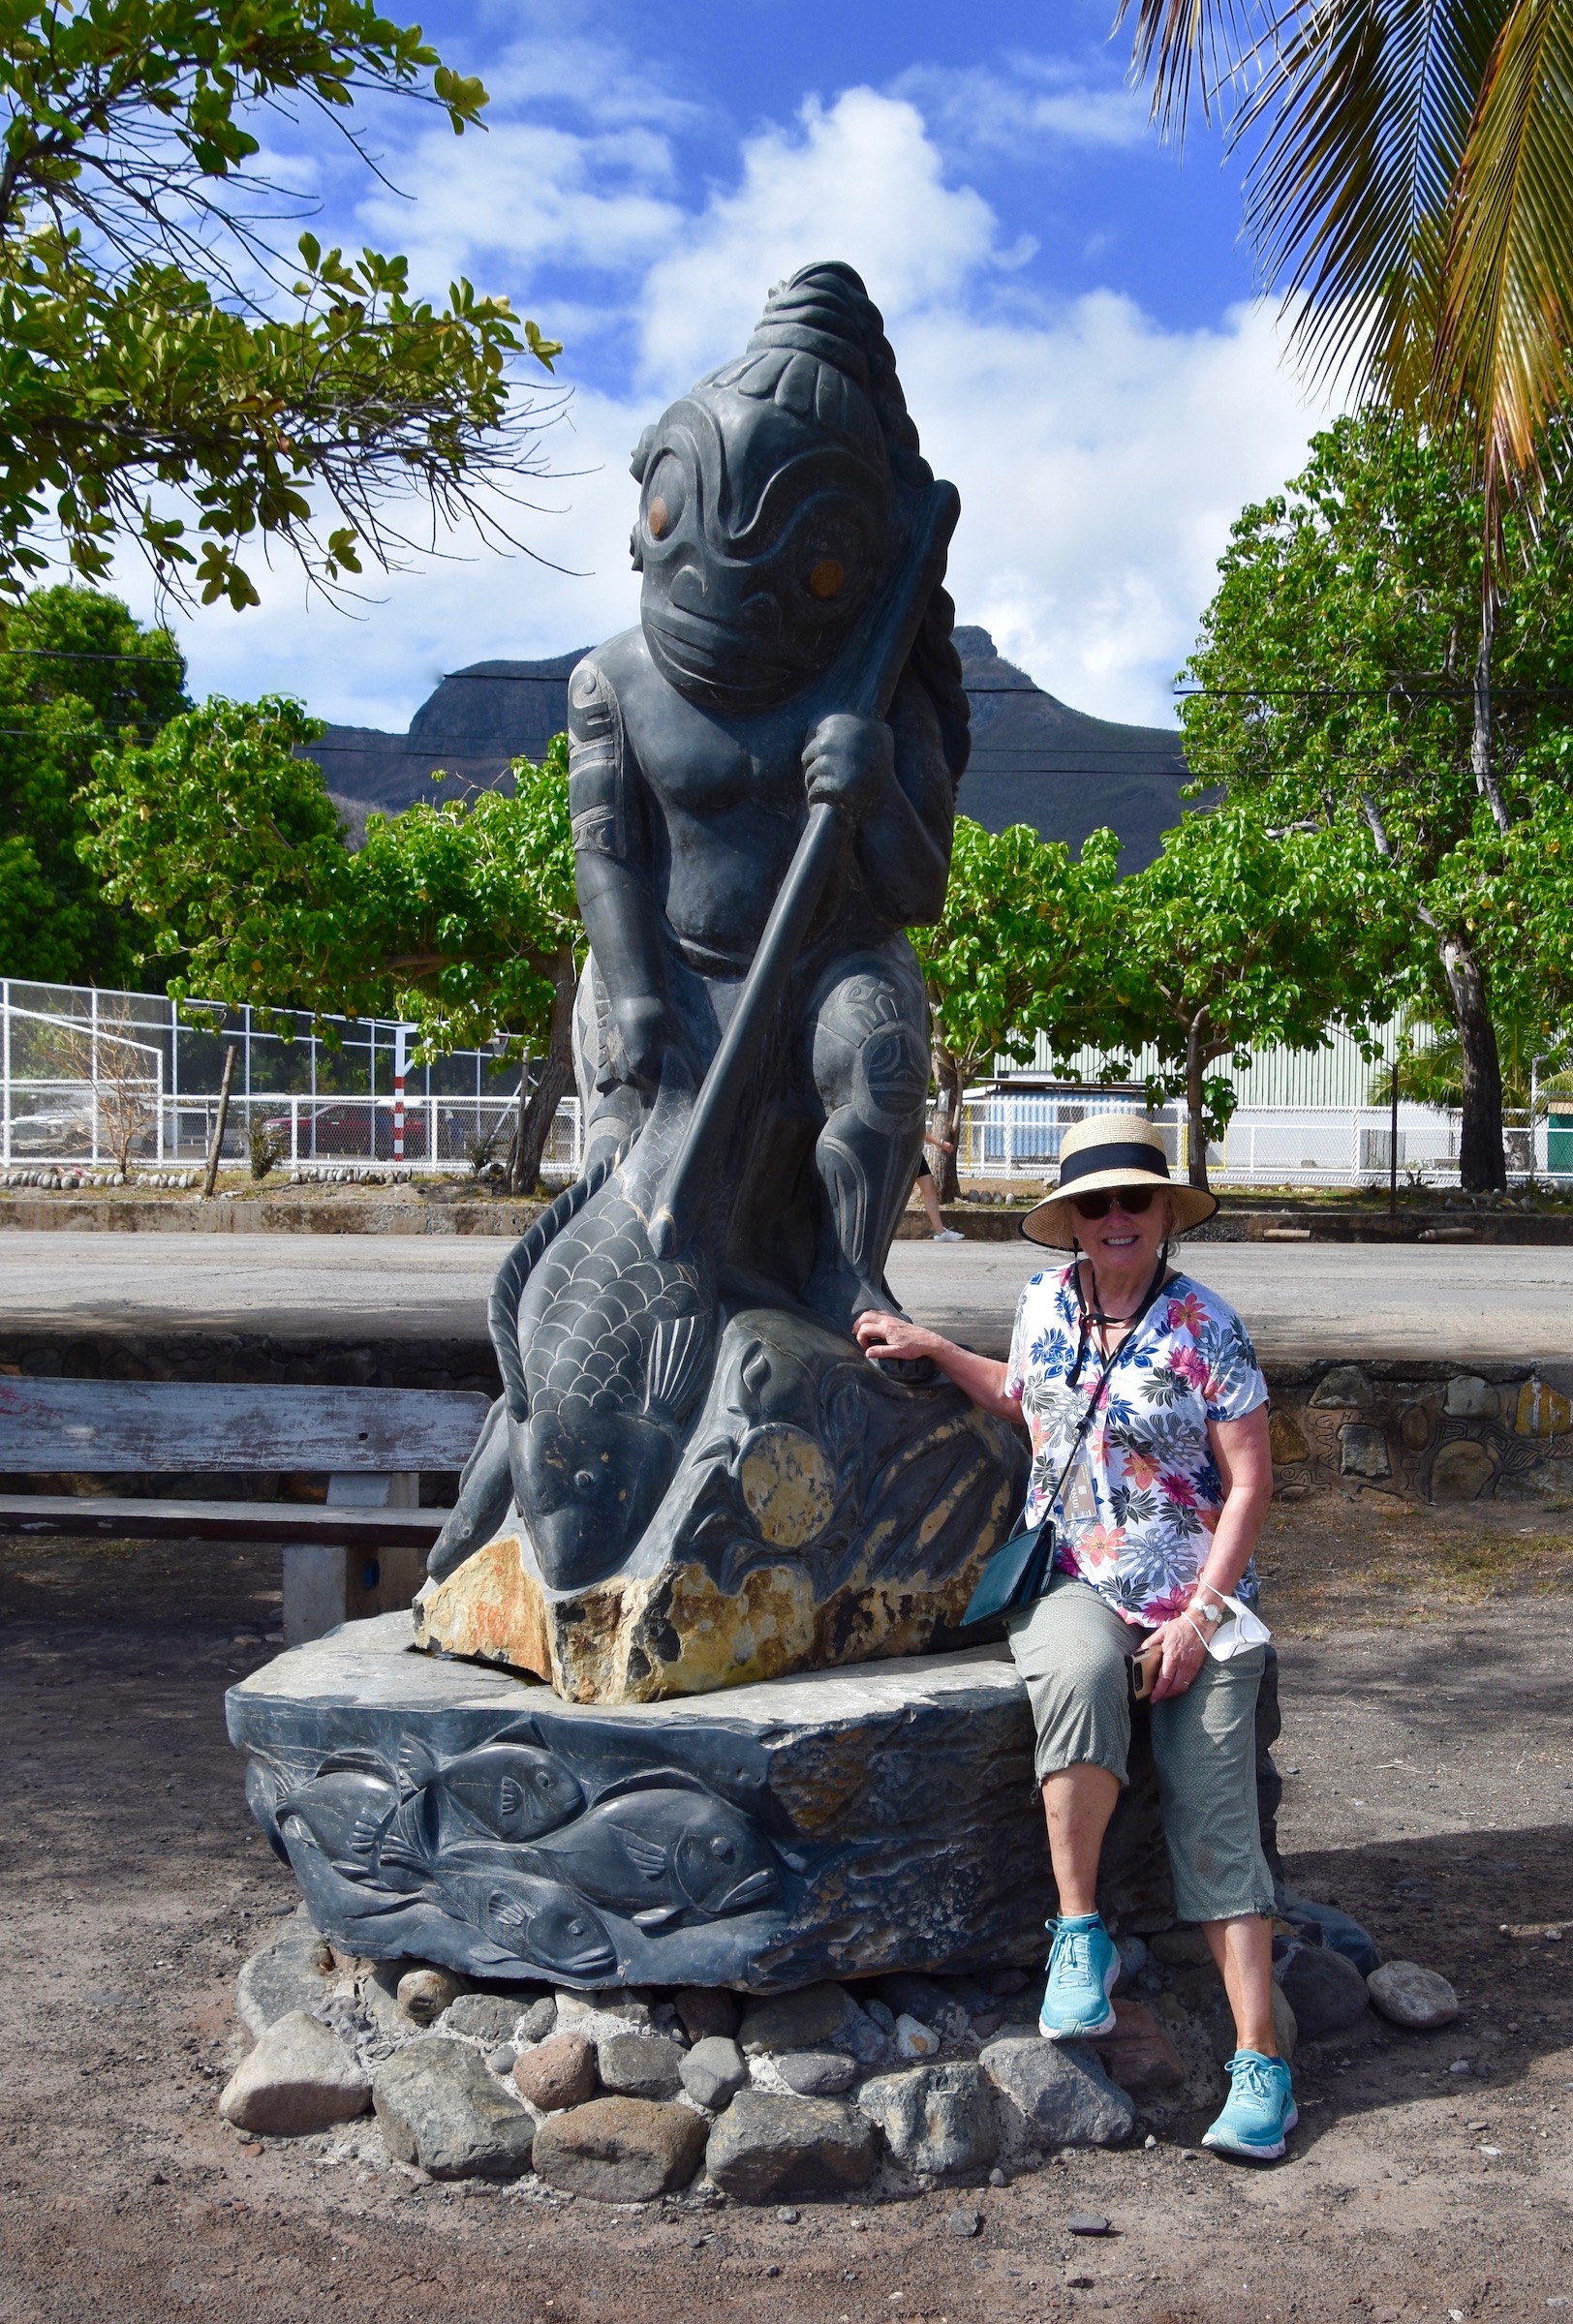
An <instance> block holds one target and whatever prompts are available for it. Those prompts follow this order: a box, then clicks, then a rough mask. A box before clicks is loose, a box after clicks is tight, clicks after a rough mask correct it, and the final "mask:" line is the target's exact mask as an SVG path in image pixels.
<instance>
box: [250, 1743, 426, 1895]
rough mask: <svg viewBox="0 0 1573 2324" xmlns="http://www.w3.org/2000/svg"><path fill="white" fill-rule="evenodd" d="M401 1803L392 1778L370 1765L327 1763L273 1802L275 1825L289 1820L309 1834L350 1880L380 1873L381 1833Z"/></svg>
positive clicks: (285, 1826) (285, 1825) (283, 1825)
mask: <svg viewBox="0 0 1573 2324" xmlns="http://www.w3.org/2000/svg"><path fill="white" fill-rule="evenodd" d="M398 1804H399V1792H398V1787H397V1785H396V1784H394V1783H392V1782H391V1781H390V1780H389V1778H388V1777H387V1776H386V1775H383V1774H379V1773H377V1772H376V1771H374V1770H373V1769H371V1768H369V1767H333V1766H331V1765H330V1766H328V1767H327V1768H325V1769H324V1772H323V1773H322V1774H320V1775H316V1776H313V1777H312V1779H311V1780H310V1782H309V1783H304V1784H298V1785H296V1786H295V1788H294V1789H293V1790H290V1791H286V1792H285V1793H284V1795H283V1796H282V1798H281V1799H279V1801H278V1802H277V1804H276V1806H275V1808H274V1816H275V1819H276V1820H277V1824H278V1828H279V1831H280V1832H281V1833H282V1834H284V1835H285V1836H286V1837H287V1836H288V1832H289V1827H290V1825H291V1824H292V1823H297V1824H298V1825H299V1826H300V1827H301V1829H302V1830H303V1831H305V1832H307V1833H309V1834H310V1836H311V1838H312V1839H313V1840H314V1841H315V1842H316V1844H317V1846H318V1847H319V1848H320V1849H321V1850H322V1851H323V1853H324V1856H326V1858H327V1860H328V1862H329V1863H330V1864H331V1865H332V1866H333V1868H334V1870H335V1871H336V1872H341V1873H343V1874H344V1875H345V1877H346V1878H347V1879H349V1880H362V1881H366V1880H373V1879H375V1878H376V1877H377V1874H378V1858H379V1851H380V1850H381V1847H382V1842H383V1836H384V1834H385V1832H386V1829H387V1827H388V1825H389V1823H390V1822H391V1821H392V1819H393V1816H394V1812H395V1810H396V1809H397V1807H398Z"/></svg>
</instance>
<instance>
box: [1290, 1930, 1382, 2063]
mask: <svg viewBox="0 0 1573 2324" xmlns="http://www.w3.org/2000/svg"><path fill="white" fill-rule="evenodd" d="M1377 1973H1378V1974H1379V1973H1380V1972H1377ZM1274 1974H1275V1976H1276V1977H1277V1979H1278V1982H1279V1984H1280V1986H1281V1987H1282V1989H1283V1994H1284V1998H1285V2000H1286V2001H1287V2002H1288V2004H1289V2006H1290V2008H1291V2009H1292V2010H1293V2011H1294V2020H1295V2024H1296V2026H1297V2027H1298V2028H1299V2030H1300V2038H1301V2040H1302V2041H1325V2040H1326V2039H1327V2038H1328V2036H1329V2035H1330V2034H1334V2033H1347V2032H1348V2030H1349V2028H1350V2027H1351V2026H1357V2025H1358V2024H1359V2023H1360V2020H1361V2019H1362V2018H1363V2017H1364V2016H1365V2014H1366V2008H1367V2005H1368V2003H1369V2002H1370V1998H1371V1997H1370V1995H1369V1994H1368V1993H1367V1991H1366V1980H1365V1978H1364V1977H1363V1976H1362V1975H1361V1974H1360V1972H1359V1971H1358V1970H1357V1969H1356V1967H1355V1965H1354V1963H1353V1962H1352V1961H1346V1960H1345V1959H1344V1957H1343V1955H1342V1953H1335V1952H1333V1951H1332V1950H1331V1949H1330V1948H1329V1947H1328V1946H1327V1945H1324V1944H1307V1945H1302V1946H1301V1947H1300V1948H1299V1950H1298V1951H1296V1952H1293V1953H1291V1954H1290V1955H1289V1957H1288V1959H1287V1960H1286V1961H1284V1962H1283V1963H1282V1965H1281V1967H1280V1968H1279V1969H1278V1970H1276V1971H1275V1972H1274Z"/></svg>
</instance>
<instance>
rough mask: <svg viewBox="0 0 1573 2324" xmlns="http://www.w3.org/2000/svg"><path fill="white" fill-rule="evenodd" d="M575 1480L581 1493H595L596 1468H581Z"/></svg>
mask: <svg viewBox="0 0 1573 2324" xmlns="http://www.w3.org/2000/svg"><path fill="white" fill-rule="evenodd" d="M573 1482H574V1483H575V1484H576V1485H577V1486H578V1488H579V1491H580V1492H581V1493H593V1492H594V1491H595V1489H596V1472H595V1470H594V1469H580V1470H579V1471H578V1472H577V1473H576V1475H575V1476H574V1479H573Z"/></svg>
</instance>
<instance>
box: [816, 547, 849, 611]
mask: <svg viewBox="0 0 1573 2324" xmlns="http://www.w3.org/2000/svg"><path fill="white" fill-rule="evenodd" d="M846 580H847V568H846V566H844V565H843V564H842V562H841V560H840V558H839V557H821V558H820V560H819V562H818V564H817V566H815V568H814V570H813V572H812V573H810V575H809V596H811V597H817V598H818V599H819V600H820V602H821V603H822V602H823V601H824V600H825V599H826V598H828V597H838V596H840V595H841V593H842V590H843V588H844V586H845V585H846Z"/></svg>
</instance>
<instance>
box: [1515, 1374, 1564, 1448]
mask: <svg viewBox="0 0 1573 2324" xmlns="http://www.w3.org/2000/svg"><path fill="white" fill-rule="evenodd" d="M1513 1425H1514V1427H1515V1429H1516V1430H1517V1431H1518V1433H1519V1435H1520V1436H1565V1435H1566V1434H1567V1432H1568V1429H1569V1428H1570V1427H1573V1403H1569V1401H1568V1399H1567V1397H1566V1396H1563V1395H1558V1391H1557V1390H1556V1389H1555V1388H1548V1387H1547V1386H1546V1383H1545V1382H1544V1380H1526V1382H1525V1383H1524V1386H1523V1387H1522V1388H1521V1389H1520V1391H1519V1403H1518V1410H1517V1411H1516V1412H1515V1414H1514V1416H1513Z"/></svg>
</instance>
